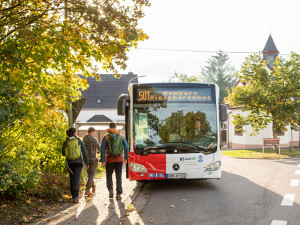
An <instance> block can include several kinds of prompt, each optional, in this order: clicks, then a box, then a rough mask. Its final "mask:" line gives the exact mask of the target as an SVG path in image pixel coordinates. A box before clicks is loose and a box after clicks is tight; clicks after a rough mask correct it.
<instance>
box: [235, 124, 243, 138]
mask: <svg viewBox="0 0 300 225" xmlns="http://www.w3.org/2000/svg"><path fill="white" fill-rule="evenodd" d="M239 129H243V127H241V126H235V127H234V134H235V135H236V136H243V132H242V131H241V130H239Z"/></svg>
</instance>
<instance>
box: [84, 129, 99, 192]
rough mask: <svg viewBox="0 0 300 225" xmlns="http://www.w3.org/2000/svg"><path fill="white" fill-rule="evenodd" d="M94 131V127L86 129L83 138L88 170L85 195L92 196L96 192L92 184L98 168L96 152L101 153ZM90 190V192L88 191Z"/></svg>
mask: <svg viewBox="0 0 300 225" xmlns="http://www.w3.org/2000/svg"><path fill="white" fill-rule="evenodd" d="M95 133H96V130H95V128H94V127H90V128H89V129H88V134H87V135H85V136H84V137H83V143H84V145H85V147H86V150H87V152H88V155H89V163H90V164H89V169H88V170H87V173H88V181H87V183H86V189H85V194H86V195H92V194H93V193H95V192H96V186H95V182H94V176H95V173H96V170H97V167H98V157H97V152H100V151H101V146H100V144H99V142H98V140H97V139H96V138H95V137H94V136H95ZM91 188H92V192H93V193H92V192H91V191H90V189H91Z"/></svg>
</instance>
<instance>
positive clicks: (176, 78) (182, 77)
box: [169, 72, 200, 83]
mask: <svg viewBox="0 0 300 225" xmlns="http://www.w3.org/2000/svg"><path fill="white" fill-rule="evenodd" d="M199 81H200V80H199V78H198V77H196V76H188V75H186V74H184V73H177V72H175V73H174V75H173V76H172V77H170V79H169V82H182V83H195V82H199Z"/></svg>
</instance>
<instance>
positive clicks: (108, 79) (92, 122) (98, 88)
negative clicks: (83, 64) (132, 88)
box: [75, 72, 138, 140]
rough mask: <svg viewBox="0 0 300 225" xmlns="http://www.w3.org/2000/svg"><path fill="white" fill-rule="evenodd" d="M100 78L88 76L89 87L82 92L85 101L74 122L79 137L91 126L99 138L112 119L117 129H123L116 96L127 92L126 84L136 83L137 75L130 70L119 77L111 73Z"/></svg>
mask: <svg viewBox="0 0 300 225" xmlns="http://www.w3.org/2000/svg"><path fill="white" fill-rule="evenodd" d="M100 78H101V81H97V80H96V78H94V77H88V78H87V82H88V84H89V88H88V89H87V90H85V91H83V92H82V96H83V97H85V98H86V101H85V103H84V105H83V108H82V110H81V111H80V113H79V115H78V117H77V119H76V122H75V123H76V125H77V126H78V132H79V136H80V137H82V136H84V135H85V134H86V133H87V130H88V128H89V127H91V126H92V127H94V128H95V129H96V131H97V133H96V137H98V139H99V140H100V139H101V138H102V136H103V135H104V134H105V133H106V129H107V128H108V124H109V123H110V122H112V121H113V122H116V123H117V129H119V130H124V129H123V128H124V124H125V118H124V116H118V114H117V105H118V98H119V96H120V95H121V94H127V93H128V85H129V84H130V83H137V82H138V76H137V75H136V74H133V73H131V72H130V73H128V74H122V76H121V77H120V78H115V77H114V76H113V75H112V74H103V75H100Z"/></svg>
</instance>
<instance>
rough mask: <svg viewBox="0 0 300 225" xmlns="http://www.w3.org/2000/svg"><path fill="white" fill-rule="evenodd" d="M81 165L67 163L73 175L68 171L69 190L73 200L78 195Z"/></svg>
mask: <svg viewBox="0 0 300 225" xmlns="http://www.w3.org/2000/svg"><path fill="white" fill-rule="evenodd" d="M82 167H83V165H82V163H69V168H70V170H71V171H72V172H73V174H72V173H71V172H70V170H68V171H69V175H70V190H71V195H72V197H73V198H75V197H78V195H79V186H80V176H81V171H82Z"/></svg>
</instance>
